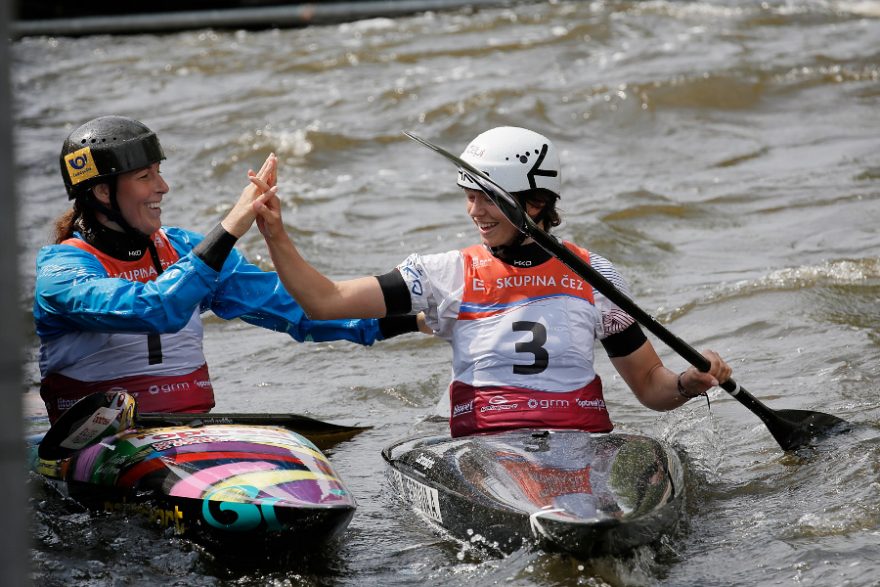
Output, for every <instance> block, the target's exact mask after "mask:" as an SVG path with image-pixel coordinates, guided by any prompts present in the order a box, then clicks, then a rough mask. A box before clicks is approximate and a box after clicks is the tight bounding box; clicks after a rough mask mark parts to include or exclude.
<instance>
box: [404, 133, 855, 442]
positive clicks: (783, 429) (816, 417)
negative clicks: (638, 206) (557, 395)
mask: <svg viewBox="0 0 880 587" xmlns="http://www.w3.org/2000/svg"><path fill="white" fill-rule="evenodd" d="M404 134H405V135H406V136H408V137H409V138H411V139H413V140H414V141H416V142H418V143H420V144H422V145H424V146H426V147H428V148H429V149H431V150H433V151H434V152H436V153H439V154H440V155H442V156H443V157H445V158H447V159H449V160H450V161H452V162H453V163H455V164H456V165H457V166H458V167H459V169H461V170H463V171H465V172H466V173H467V174H468V176H469V178H470V179H471V180H473V181H474V182H475V183H477V184H478V185H479V186H480V187H481V188H482V190H483V191H484V192H485V193H486V195H487V196H488V197H489V198H490V199H491V200H492V201H493V202H494V203H495V205H496V206H498V208H499V209H500V210H501V211H502V212H503V213H504V215H505V216H506V217H507V219H508V220H510V222H511V223H512V224H513V225H514V226H515V227H516V228H517V229H518V230H519V231H520V232H522V233H523V234H525V235H526V236H528V237H530V238H531V239H532V240H534V241H535V242H536V243H538V245H539V246H540V247H541V248H542V249H544V250H545V251H547V252H548V253H550V254H551V255H553V256H554V257H556V258H557V259H559V260H560V261H562V262H563V263H565V265H566V266H568V267H569V268H570V269H571V270H572V271H574V272H575V273H577V274H578V275H580V276H581V277H582V278H584V279H585V280H586V281H587V283H589V284H590V285H592V286H593V287H594V288H596V289H597V290H598V291H599V292H601V293H602V294H603V295H604V296H605V297H606V298H608V299H609V300H611V301H612V302H614V303H615V304H617V305H618V306H619V307H620V308H621V309H622V310H624V311H625V312H627V313H628V314H629V315H630V316H632V317H633V318H634V319H635V320H636V321H638V322H639V324H641V325H642V326H644V327H645V328H647V329H648V330H649V331H651V332H652V333H653V334H654V335H656V336H657V338H659V339H660V340H662V341H663V342H664V343H666V344H667V345H668V346H669V347H670V348H671V349H672V350H674V351H675V352H677V353H678V354H679V355H681V356H682V357H683V358H684V359H685V360H686V361H687V362H688V363H690V364H691V365H693V366H694V367H696V368H697V369H699V370H700V371H704V372H705V371H708V370H709V366H710V364H709V361H708V360H707V359H706V357H704V356H703V355H702V354H700V353H699V352H697V350H696V349H694V348H693V347H692V346H691V345H689V344H688V343H686V342H685V341H683V340H681V339H680V338H678V337H677V336H675V335H674V334H673V333H672V332H670V331H669V330H668V329H667V328H666V327H664V326H663V325H661V324H660V323H659V322H657V321H656V320H655V319H654V317H653V316H651V315H649V314H648V313H647V312H645V311H644V310H642V309H641V308H640V307H639V306H637V305H636V304H635V303H634V302H633V301H632V300H631V299H629V298H628V297H627V296H625V295H624V294H622V293H621V292H620V291H619V290H618V289H617V288H616V287H614V285H613V284H612V283H611V282H610V281H608V280H607V279H605V277H603V276H602V275H601V274H600V273H599V272H597V271H596V270H595V269H593V268H592V267H591V266H590V265H589V263H586V262H585V261H584V260H583V259H581V258H580V257H578V256H577V255H575V254H574V253H573V252H571V251H570V250H569V249H568V248H566V247H565V246H564V245H563V244H562V243H560V242H559V241H558V240H556V238H555V237H552V236H550V235H549V234H547V233H546V232H544V230H542V229H541V228H540V227H539V226H538V225H537V224H535V223H534V221H533V220H532V219H531V218H530V217H529V215H528V214H526V213H525V212H524V211H523V209H522V206H520V204H519V202H518V201H517V199H516V198H514V197H513V196H512V195H511V194H510V193H509V192H507V191H506V190H504V188H502V187H501V186H499V185H498V184H496V183H495V182H494V181H492V179H490V178H489V176H488V175H486V174H485V173H483V172H482V171H480V170H479V169H477V168H476V167H474V166H473V165H470V164H469V163H467V162H466V161H463V160H462V159H461V158H459V157H456V156H455V155H453V154H452V153H450V152H449V151H446V150H445V149H443V148H441V147H438V146H437V145H434V144H432V143H429V142H428V141H426V140H425V139H422V138H420V137H418V136H416V135H414V134H412V133H410V132H404ZM721 388H722V389H724V391H726V392H728V393H729V394H730V395H732V396H733V397H734V398H736V400H737V401H739V402H740V403H741V404H742V405H744V406H745V407H747V408H748V409H749V410H751V411H752V412H753V413H754V414H755V415H757V416H758V417H759V418H760V419H761V420H762V421H763V422H764V424H765V425H766V426H767V428H768V429H769V430H770V434H772V435H773V438H775V439H776V442H778V443H779V446H781V447H782V449H783V450H786V451H789V450H797V449H799V448H803V447H807V446H810V442H811V441H812V440H813V439H814V438H818V437H822V436H827V435H829V434H834V433H840V432H845V431H847V430H849V428H850V425H849V423H848V422H847V421H846V420H842V419H840V418H838V417H836V416H831V415H829V414H823V413H821V412H811V411H808V410H772V409H770V408H768V407H767V406H765V405H764V404H763V403H761V402H760V401H759V400H758V399H757V398H755V397H754V396H753V395H752V394H751V393H749V392H748V391H746V389H745V388H743V387H742V386H741V385H740V384H739V383H737V382H735V381H734V380H733V379H728V380H727V381H725V382H724V383H722V384H721Z"/></svg>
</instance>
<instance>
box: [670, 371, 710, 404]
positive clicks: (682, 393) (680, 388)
mask: <svg viewBox="0 0 880 587" xmlns="http://www.w3.org/2000/svg"><path fill="white" fill-rule="evenodd" d="M684 374H685V372H684V371H682V372H681V373H679V374H678V379H677V380H676V382H675V387H676V389H678V395H680V396H681V397H683V398H685V399H694V398H695V397H700V396H701V395H706V392H703V393H698V394H695V395H690V394H689V393H687V392H686V391H685V390H684V386H683V385H682V384H681V377H682V375H684Z"/></svg>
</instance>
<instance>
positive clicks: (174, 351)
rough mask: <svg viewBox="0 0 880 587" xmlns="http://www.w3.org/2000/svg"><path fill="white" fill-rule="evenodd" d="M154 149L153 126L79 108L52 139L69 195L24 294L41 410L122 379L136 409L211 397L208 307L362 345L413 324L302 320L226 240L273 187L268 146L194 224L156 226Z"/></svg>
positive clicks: (206, 405) (173, 406) (274, 278)
mask: <svg viewBox="0 0 880 587" xmlns="http://www.w3.org/2000/svg"><path fill="white" fill-rule="evenodd" d="M164 158H165V155H164V153H163V151H162V146H161V145H160V143H159V140H158V138H157V137H156V135H155V133H153V132H152V131H151V130H150V129H149V128H147V127H146V126H145V125H143V124H142V123H140V122H138V121H136V120H132V119H130V118H124V117H119V116H104V117H100V118H96V119H94V120H91V121H89V122H87V123H85V124H84V125H82V126H80V127H79V128H77V129H76V130H74V131H73V132H72V133H71V134H70V136H68V138H67V140H66V141H65V142H64V145H63V147H62V151H61V160H60V163H61V175H62V177H63V178H64V185H65V187H66V188H67V194H68V196H69V199H70V200H72V201H73V207H72V209H71V210H70V211H68V212H67V213H66V214H64V215H63V216H62V217H61V218H59V219H58V221H57V223H56V231H55V232H56V234H55V244H54V245H50V246H47V247H44V248H43V249H42V250H41V251H40V252H39V255H38V257H37V271H36V286H35V290H36V291H35V294H34V321H35V323H36V331H37V334H38V335H39V337H40V343H41V344H40V373H41V386H40V395H41V396H42V398H43V401H44V402H45V404H46V409H47V411H48V413H49V417H50V420H51V421H54V420H55V419H57V417H58V416H59V415H60V414H61V413H62V412H63V411H64V410H66V409H67V408H69V407H70V406H71V405H73V404H74V403H75V402H76V401H77V400H79V399H80V398H82V397H84V396H86V395H89V394H91V393H94V392H98V391H126V392H128V393H129V394H131V395H133V396H134V397H136V398H137V400H138V405H139V408H140V409H141V410H142V411H147V412H159V411H187V412H193V411H195V412H198V411H208V410H210V409H211V408H212V407H213V406H214V391H213V386H212V384H211V379H210V376H209V374H208V367H207V364H206V361H205V356H204V353H203V350H202V335H203V331H202V323H201V319H200V314H201V313H202V312H204V311H206V310H212V311H213V312H214V313H215V314H216V315H217V316H219V317H221V318H224V319H232V318H241V319H242V320H244V321H245V322H248V323H250V324H254V325H256V326H261V327H263V328H268V329H271V330H275V331H280V332H286V333H288V334H290V336H292V337H293V338H294V339H296V340H298V341H300V342H302V341H306V340H312V341H325V340H349V341H353V342H357V343H360V344H364V345H370V344H372V343H373V342H374V341H376V340H381V339H382V338H387V337H389V336H393V335H395V334H399V333H401V332H409V331H414V330H416V329H417V326H416V321H415V319H408V320H406V321H401V320H394V321H389V320H383V321H376V320H331V321H311V320H308V319H307V318H306V316H305V314H304V313H303V311H302V309H301V308H300V306H299V304H297V302H296V301H295V300H294V299H293V298H291V297H290V295H289V294H288V293H287V292H286V291H285V289H284V287H283V286H282V284H281V282H280V281H279V279H278V275H277V274H276V273H274V272H266V271H263V270H261V269H260V268H259V267H257V266H256V265H253V264H251V263H249V262H248V261H247V260H246V259H245V258H244V257H243V256H242V255H241V254H240V253H239V252H237V251H236V250H235V249H234V245H235V242H236V240H237V239H238V238H240V237H241V236H243V235H244V234H245V233H246V232H247V230H248V229H249V228H250V226H251V225H252V224H253V221H254V212H253V210H252V204H251V202H252V201H253V199H254V197H255V196H256V195H259V194H260V193H262V189H261V188H260V187H258V186H263V188H265V187H266V186H269V188H270V189H271V190H273V191H274V189H275V169H276V164H277V162H276V159H275V156H274V154H273V155H270V156H269V157H268V158H267V159H266V162H265V163H264V164H263V167H262V168H261V169H260V170H259V172H258V173H256V174H254V173H252V172H251V173H249V175H250V179H251V183H250V184H249V185H248V186H247V187H246V188H245V189H244V191H243V192H242V195H241V198H240V199H239V201H238V202H237V203H236V204H235V206H233V208H232V210H231V211H230V212H229V214H228V215H227V216H226V218H224V219H223V220H222V221H221V222H220V223H219V224H218V225H217V226H216V227H215V228H214V229H213V230H211V231H210V232H209V233H208V234H207V235H206V236H204V237H203V236H202V235H200V234H197V233H195V232H190V231H187V230H184V229H181V228H176V227H167V226H162V224H161V213H162V209H161V204H162V200H163V198H164V197H165V194H166V193H167V192H168V191H169V187H168V184H167V183H165V180H164V179H163V178H162V176H161V174H160V162H161V161H162V160H163V159H164ZM255 179H259V181H254V180H255Z"/></svg>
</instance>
